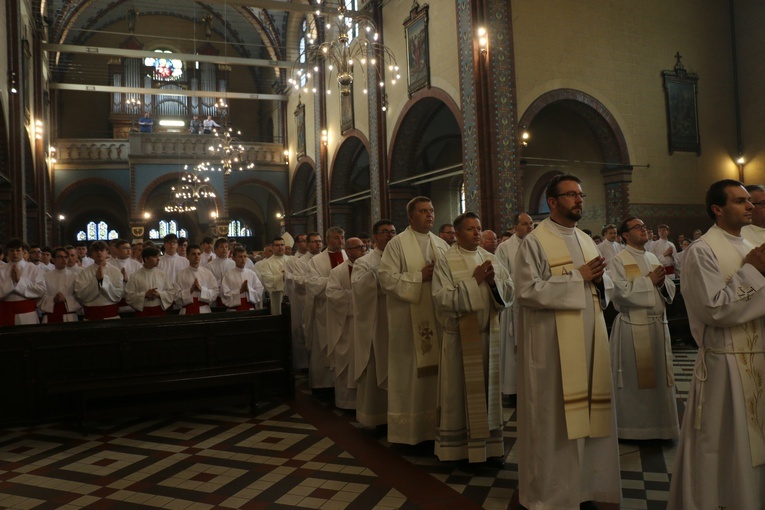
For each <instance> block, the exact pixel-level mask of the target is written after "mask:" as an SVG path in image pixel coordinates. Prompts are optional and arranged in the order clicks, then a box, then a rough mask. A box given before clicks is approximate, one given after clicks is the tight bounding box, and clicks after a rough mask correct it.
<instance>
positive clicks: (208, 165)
mask: <svg viewBox="0 0 765 510" xmlns="http://www.w3.org/2000/svg"><path fill="white" fill-rule="evenodd" d="M214 133H215V138H216V139H215V141H213V144H212V145H210V146H209V147H208V148H207V152H208V153H209V155H210V156H211V157H212V158H214V159H215V160H217V162H215V161H213V162H211V161H207V162H205V163H200V164H199V165H197V169H198V170H201V171H207V172H216V171H217V172H224V173H225V174H226V175H228V174H230V173H231V171H232V170H239V171H242V170H251V169H253V168H255V163H246V162H245V160H246V159H247V157H246V154H245V152H246V149H245V148H244V145H242V142H241V140H240V139H239V136H241V135H242V132H241V131H237V132H236V134H234V130H233V129H232V128H227V129H224V130H223V132H222V133H220V132H219V131H218V130H217V129H216V130H215V131H214Z"/></svg>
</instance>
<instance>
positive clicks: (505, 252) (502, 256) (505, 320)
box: [495, 234, 523, 395]
mask: <svg viewBox="0 0 765 510" xmlns="http://www.w3.org/2000/svg"><path fill="white" fill-rule="evenodd" d="M521 241H523V239H521V238H520V237H518V235H517V234H513V235H512V237H511V238H510V239H508V240H507V241H505V242H504V243H501V244H500V245H499V246H498V247H497V251H496V253H495V255H496V256H497V260H498V261H499V262H500V263H501V264H502V265H503V266H504V267H505V269H507V272H508V273H510V278H512V277H513V265H514V264H515V257H516V255H517V254H518V247H520V245H521ZM499 321H500V322H499V324H500V331H501V332H500V369H499V379H500V381H501V384H502V393H504V394H505V395H515V394H516V393H518V372H517V369H516V366H515V365H516V356H517V347H516V345H517V339H516V336H515V324H516V322H518V303H517V302H515V301H514V302H513V306H512V307H510V308H508V309H506V310H502V312H500V316H499Z"/></svg>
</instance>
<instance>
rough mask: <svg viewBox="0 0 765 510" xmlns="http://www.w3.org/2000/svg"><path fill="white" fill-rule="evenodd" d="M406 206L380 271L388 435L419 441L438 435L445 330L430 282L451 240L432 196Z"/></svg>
mask: <svg viewBox="0 0 765 510" xmlns="http://www.w3.org/2000/svg"><path fill="white" fill-rule="evenodd" d="M406 212H407V216H408V218H409V226H408V227H407V228H406V230H404V231H403V232H402V233H401V234H399V235H397V236H396V237H394V238H393V239H392V240H391V241H390V242H389V243H388V245H387V246H386V247H385V251H384V252H383V256H382V260H381V261H380V272H379V275H380V285H381V286H382V288H383V291H384V292H385V294H386V295H387V300H388V332H389V337H388V338H389V340H390V344H389V349H388V441H390V442H391V443H403V444H412V445H415V444H418V443H421V442H423V441H428V440H432V439H435V435H436V401H437V393H438V364H439V359H440V352H441V334H442V332H441V325H440V324H439V323H438V321H437V320H436V316H435V308H434V304H433V293H432V291H431V282H432V280H433V269H434V268H435V265H436V261H437V260H438V259H439V258H440V257H442V256H443V254H444V253H445V252H446V250H447V249H449V245H448V244H447V243H446V241H444V240H443V239H441V238H440V237H438V236H437V235H435V234H433V233H432V232H431V231H430V230H431V229H432V228H433V225H434V221H435V219H436V215H435V210H434V209H433V202H431V200H430V199H429V198H428V197H422V196H420V197H415V198H413V199H412V200H410V201H409V203H408V204H407V206H406ZM452 228H453V227H452Z"/></svg>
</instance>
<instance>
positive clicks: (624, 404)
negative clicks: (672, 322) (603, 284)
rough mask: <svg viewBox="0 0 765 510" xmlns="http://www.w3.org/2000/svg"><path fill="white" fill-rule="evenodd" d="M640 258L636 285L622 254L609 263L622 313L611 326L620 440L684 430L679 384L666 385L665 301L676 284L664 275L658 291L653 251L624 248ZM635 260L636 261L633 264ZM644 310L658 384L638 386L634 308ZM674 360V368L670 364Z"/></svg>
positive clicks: (660, 436)
mask: <svg viewBox="0 0 765 510" xmlns="http://www.w3.org/2000/svg"><path fill="white" fill-rule="evenodd" d="M625 250H627V251H628V252H629V253H630V254H631V255H632V256H633V257H634V259H635V261H636V262H637V265H638V268H639V269H640V274H641V275H642V276H640V277H638V278H635V279H634V280H633V281H632V282H631V283H630V281H629V280H628V278H627V273H626V271H625V269H624V262H623V259H622V257H614V259H613V260H612V261H611V264H610V265H609V267H610V268H611V272H610V273H609V275H610V276H611V280H613V282H614V293H613V296H612V299H613V302H614V306H615V307H616V310H617V311H618V312H619V315H617V316H616V319H614V323H613V325H612V326H611V338H610V343H611V371H612V376H613V381H614V400H615V405H616V424H617V430H618V434H619V438H621V439H677V437H678V436H679V435H680V428H679V425H678V417H677V401H676V396H675V385H674V382H672V385H671V386H668V385H667V376H668V375H669V376H670V377H671V376H672V373H673V370H672V364H671V356H670V357H669V359H668V357H667V355H666V353H667V349H669V350H670V352H671V349H672V345H671V340H670V337H669V327H668V326H667V322H666V320H667V318H666V311H665V307H666V305H665V303H671V302H672V300H673V299H674V298H675V284H674V282H673V281H672V280H670V279H669V278H665V279H664V288H663V290H660V289H658V288H657V287H656V286H655V285H654V284H653V282H651V279H650V278H649V277H648V276H647V275H648V273H649V272H651V271H653V268H654V267H656V266H658V265H660V264H659V260H658V259H657V258H656V256H655V255H654V254H653V253H650V252H646V251H644V250H637V249H635V248H632V247H631V246H627V247H625ZM629 263H631V262H629ZM637 309H644V310H645V311H646V315H647V318H648V320H647V322H648V323H650V326H649V331H648V339H649V340H650V344H651V352H652V357H651V362H652V363H653V371H654V376H655V380H656V385H655V386H654V387H653V388H640V387H639V386H638V373H637V365H636V362H635V345H634V342H633V336H632V326H631V324H633V323H635V324H637V322H636V321H637V319H635V318H634V317H632V316H631V312H632V311H633V310H637ZM667 363H669V366H667Z"/></svg>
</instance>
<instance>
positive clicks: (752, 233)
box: [741, 184, 765, 246]
mask: <svg viewBox="0 0 765 510" xmlns="http://www.w3.org/2000/svg"><path fill="white" fill-rule="evenodd" d="M746 190H747V191H748V192H749V196H750V197H751V199H750V200H751V202H752V205H753V206H754V209H752V223H750V224H749V225H744V226H743V227H741V236H742V237H743V238H745V239H746V240H747V241H749V242H750V243H752V244H753V245H754V246H761V245H763V244H765V186H763V185H762V184H750V185H748V186H746Z"/></svg>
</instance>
